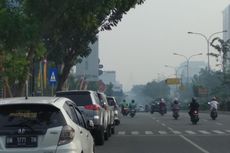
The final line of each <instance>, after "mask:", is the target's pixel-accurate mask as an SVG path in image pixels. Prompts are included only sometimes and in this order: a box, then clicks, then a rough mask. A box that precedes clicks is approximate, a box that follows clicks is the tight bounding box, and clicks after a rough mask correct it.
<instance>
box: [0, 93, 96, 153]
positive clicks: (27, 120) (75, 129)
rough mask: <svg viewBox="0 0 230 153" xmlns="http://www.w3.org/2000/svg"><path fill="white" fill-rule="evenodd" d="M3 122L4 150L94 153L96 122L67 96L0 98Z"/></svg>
mask: <svg viewBox="0 0 230 153" xmlns="http://www.w3.org/2000/svg"><path fill="white" fill-rule="evenodd" d="M0 121H1V124H0V152H2V153H82V152H84V153H94V141H93V137H92V136H91V134H90V132H89V131H88V130H87V128H92V127H93V122H91V121H89V122H87V124H86V123H85V121H84V117H83V116H82V114H81V112H80V111H79V110H78V108H77V106H76V104H75V103H74V102H72V101H71V100H69V99H67V98H58V97H29V98H28V99H25V98H23V97H22V98H9V99H3V100H0Z"/></svg>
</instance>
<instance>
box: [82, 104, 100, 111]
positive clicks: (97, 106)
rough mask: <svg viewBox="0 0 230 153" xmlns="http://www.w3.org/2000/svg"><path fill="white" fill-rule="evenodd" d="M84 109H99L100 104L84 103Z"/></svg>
mask: <svg viewBox="0 0 230 153" xmlns="http://www.w3.org/2000/svg"><path fill="white" fill-rule="evenodd" d="M84 108H85V109H88V110H99V109H100V106H99V105H94V104H93V105H86V106H84Z"/></svg>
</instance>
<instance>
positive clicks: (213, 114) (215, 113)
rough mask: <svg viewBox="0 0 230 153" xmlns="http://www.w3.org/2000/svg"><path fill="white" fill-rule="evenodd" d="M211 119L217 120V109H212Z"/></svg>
mask: <svg viewBox="0 0 230 153" xmlns="http://www.w3.org/2000/svg"><path fill="white" fill-rule="evenodd" d="M210 117H211V118H212V119H213V120H215V119H216V118H217V110H216V109H212V110H211V112H210Z"/></svg>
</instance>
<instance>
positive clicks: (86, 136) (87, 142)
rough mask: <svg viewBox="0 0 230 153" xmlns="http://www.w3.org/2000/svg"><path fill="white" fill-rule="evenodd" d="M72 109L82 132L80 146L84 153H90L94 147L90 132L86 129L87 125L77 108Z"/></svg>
mask: <svg viewBox="0 0 230 153" xmlns="http://www.w3.org/2000/svg"><path fill="white" fill-rule="evenodd" d="M74 109H75V113H76V116H77V118H78V122H79V125H80V128H81V132H82V140H83V144H82V145H83V148H84V149H85V151H84V152H85V153H92V152H93V147H94V142H93V137H92V136H91V134H90V132H89V131H88V130H87V129H86V128H87V125H86V123H85V121H84V118H83V116H82V114H81V112H80V111H79V109H78V108H77V107H74Z"/></svg>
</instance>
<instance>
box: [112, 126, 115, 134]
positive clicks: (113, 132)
mask: <svg viewBox="0 0 230 153" xmlns="http://www.w3.org/2000/svg"><path fill="white" fill-rule="evenodd" d="M111 134H115V127H114V126H113V127H112V128H111Z"/></svg>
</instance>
